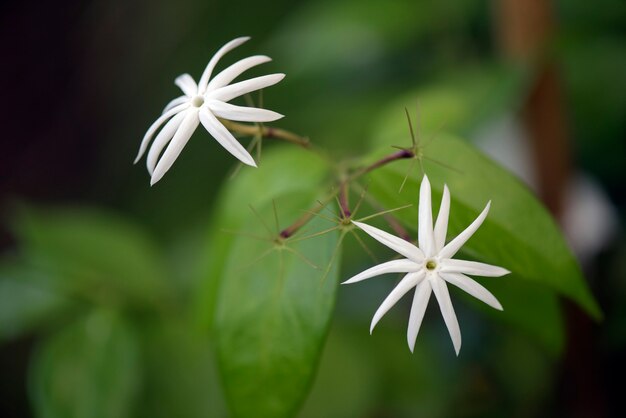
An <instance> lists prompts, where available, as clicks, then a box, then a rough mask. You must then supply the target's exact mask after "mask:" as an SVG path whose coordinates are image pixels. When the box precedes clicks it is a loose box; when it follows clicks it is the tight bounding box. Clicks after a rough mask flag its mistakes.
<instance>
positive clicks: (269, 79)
mask: <svg viewBox="0 0 626 418" xmlns="http://www.w3.org/2000/svg"><path fill="white" fill-rule="evenodd" d="M283 78H285V74H270V75H262V76H260V77H255V78H251V79H249V80H244V81H240V82H238V83H235V84H231V85H228V86H225V87H221V88H219V89H216V90H212V91H209V92H207V99H217V100H221V101H223V102H228V101H230V100H232V99H234V98H235V97H239V96H242V95H244V94H246V93H250V92H251V91H255V90H260V89H264V88H266V87H269V86H273V85H274V84H276V83H278V82H279V81H280V80H282V79H283Z"/></svg>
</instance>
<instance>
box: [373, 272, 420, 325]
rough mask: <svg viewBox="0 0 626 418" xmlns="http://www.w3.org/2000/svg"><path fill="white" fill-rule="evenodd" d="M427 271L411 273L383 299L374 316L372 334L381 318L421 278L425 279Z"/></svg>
mask: <svg viewBox="0 0 626 418" xmlns="http://www.w3.org/2000/svg"><path fill="white" fill-rule="evenodd" d="M425 275H426V273H425V272H424V271H420V272H417V273H409V274H407V275H406V276H404V278H403V279H402V280H400V283H398V285H397V286H396V287H395V288H394V289H393V290H392V291H391V293H389V296H387V298H386V299H385V300H384V301H383V303H382V304H381V305H380V307H379V308H378V310H377V311H376V313H375V314H374V318H372V324H371V325H370V334H371V333H372V331H373V330H374V327H375V326H376V324H377V323H378V321H380V318H382V317H383V315H385V314H386V313H387V311H389V309H391V307H392V306H393V305H395V304H396V302H398V301H399V300H400V298H402V296H404V295H405V294H406V293H407V292H408V291H409V290H411V289H412V288H413V287H414V286H415V285H417V284H418V283H419V282H420V280H422V279H424V276H425Z"/></svg>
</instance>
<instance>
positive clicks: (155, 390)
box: [136, 318, 226, 418]
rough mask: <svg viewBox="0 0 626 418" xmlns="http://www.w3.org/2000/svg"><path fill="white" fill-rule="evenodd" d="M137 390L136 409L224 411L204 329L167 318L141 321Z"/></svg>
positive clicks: (188, 413)
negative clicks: (140, 371) (140, 379)
mask: <svg viewBox="0 0 626 418" xmlns="http://www.w3.org/2000/svg"><path fill="white" fill-rule="evenodd" d="M140 337H141V343H142V350H141V359H142V364H143V371H144V376H143V385H142V394H141V399H140V402H139V405H140V407H139V408H137V415H136V416H142V417H146V418H160V417H163V418H171V417H176V418H206V417H223V416H225V415H226V411H225V408H226V406H225V405H224V401H223V400H222V398H221V391H220V388H219V382H218V376H217V371H216V369H215V364H214V361H213V356H212V352H211V347H210V346H209V343H208V338H207V337H206V335H199V334H198V330H196V329H192V328H191V327H190V325H189V324H188V323H186V322H184V321H181V320H177V319H173V318H167V319H164V320H161V321H159V322H151V323H147V324H142V327H141V333H140Z"/></svg>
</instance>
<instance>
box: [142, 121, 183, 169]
mask: <svg viewBox="0 0 626 418" xmlns="http://www.w3.org/2000/svg"><path fill="white" fill-rule="evenodd" d="M184 118H185V112H180V113H179V114H177V115H175V116H174V117H173V118H172V119H170V120H169V121H168V122H167V123H166V124H165V126H164V127H163V129H161V132H159V134H158V135H157V136H156V138H154V141H153V142H152V145H151V146H150V151H148V158H147V159H146V167H147V168H148V173H149V174H150V176H152V174H153V173H154V167H155V166H156V164H157V161H158V159H159V156H160V155H161V151H163V148H165V146H166V145H167V144H168V143H169V142H170V140H171V139H172V138H173V137H174V134H175V133H176V130H177V129H178V128H179V127H180V124H181V123H182V121H183V119H184Z"/></svg>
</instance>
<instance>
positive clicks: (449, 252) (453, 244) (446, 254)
mask: <svg viewBox="0 0 626 418" xmlns="http://www.w3.org/2000/svg"><path fill="white" fill-rule="evenodd" d="M490 206H491V201H489V203H487V206H485V209H483V211H482V212H481V213H480V215H478V218H476V219H475V220H474V222H472V223H471V225H470V226H468V227H467V228H465V231H463V232H461V233H460V234H459V235H457V237H456V238H454V239H453V240H452V241H450V242H449V243H448V245H446V246H445V247H443V249H442V250H441V251H440V252H439V257H441V258H452V257H453V256H454V254H456V252H457V251H459V249H460V248H461V247H462V246H463V244H465V243H466V242H467V240H468V239H470V238H471V236H472V235H474V233H475V232H476V230H477V229H478V228H479V227H480V225H482V223H483V221H484V220H485V218H486V217H487V213H489V207H490Z"/></svg>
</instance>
